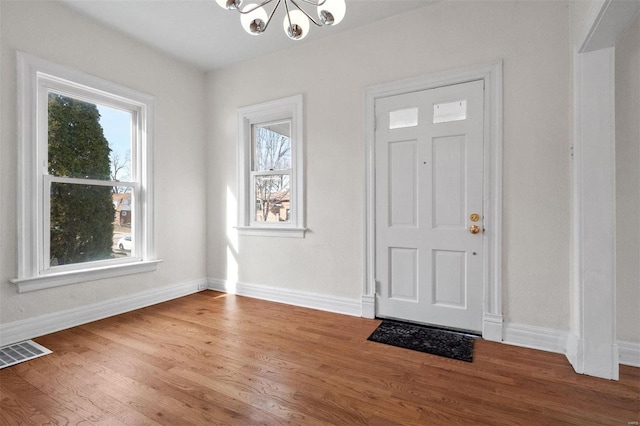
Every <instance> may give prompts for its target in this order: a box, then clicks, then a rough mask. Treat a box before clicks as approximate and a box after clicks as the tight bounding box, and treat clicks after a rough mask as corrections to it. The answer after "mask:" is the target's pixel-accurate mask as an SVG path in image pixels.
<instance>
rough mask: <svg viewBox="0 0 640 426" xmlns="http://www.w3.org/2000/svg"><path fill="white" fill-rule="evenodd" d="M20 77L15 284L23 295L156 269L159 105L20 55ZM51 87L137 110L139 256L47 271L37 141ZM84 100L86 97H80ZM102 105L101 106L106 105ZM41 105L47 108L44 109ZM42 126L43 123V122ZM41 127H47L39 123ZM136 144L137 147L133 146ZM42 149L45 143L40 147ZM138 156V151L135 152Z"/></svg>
mask: <svg viewBox="0 0 640 426" xmlns="http://www.w3.org/2000/svg"><path fill="white" fill-rule="evenodd" d="M17 64H18V67H17V77H18V132H19V139H18V142H19V146H18V256H17V257H18V277H17V278H15V279H12V280H11V282H13V283H14V284H16V285H17V287H18V292H20V293H22V292H26V291H33V290H39V289H44V288H50V287H58V286H62V285H67V284H74V283H79V282H85V281H92V280H97V279H103V278H111V277H117V276H122V275H128V274H135V273H142V272H151V271H154V270H155V269H156V266H157V263H158V262H159V260H157V259H156V253H155V232H154V211H153V205H154V200H153V185H152V183H153V175H154V171H153V164H154V161H153V148H152V144H153V136H154V134H153V131H154V111H155V100H154V98H153V97H152V96H149V95H146V94H143V93H140V92H137V91H135V90H132V89H129V88H126V87H123V86H120V85H117V84H114V83H111V82H108V81H105V80H102V79H100V78H98V77H94V76H90V75H87V74H84V73H81V72H78V71H74V70H71V69H68V68H65V67H63V66H60V65H57V64H54V63H51V62H48V61H45V60H43V59H40V58H37V57H35V56H32V55H29V54H26V53H23V52H17ZM47 88H53V89H56V88H61V89H62V91H63V92H64V89H65V88H67V90H69V89H68V88H72V89H73V93H72V96H74V97H78V94H82V93H85V94H86V95H87V96H90V97H91V98H93V99H96V98H98V99H101V100H104V101H105V102H104V104H105V105H107V106H113V107H118V106H121V107H122V106H126V107H127V109H130V108H131V106H132V105H134V106H135V108H136V110H137V111H136V115H137V117H136V119H137V120H138V123H137V128H138V129H140V130H141V131H140V132H139V134H138V135H137V138H139V140H138V141H137V143H138V144H139V145H138V146H139V147H140V149H137V150H132V151H138V154H139V155H138V156H137V157H136V158H133V157H135V156H134V155H132V162H134V163H135V164H134V165H133V167H134V168H137V175H138V179H137V183H136V185H140V188H139V192H140V194H141V196H140V197H138V198H140V200H138V202H137V204H136V206H135V208H136V215H137V216H138V217H139V219H140V220H139V225H138V226H136V228H135V236H134V238H135V239H136V241H140V242H142V243H141V244H139V247H138V250H137V252H136V253H135V257H132V258H123V259H117V260H105V261H101V262H87V263H83V264H78V265H77V267H75V268H70V269H71V270H65V269H66V268H58V269H57V270H55V269H54V270H50V269H48V268H45V267H44V266H45V262H43V260H42V259H43V258H44V252H45V249H46V244H47V243H46V241H45V240H46V238H45V235H47V232H45V231H46V230H45V229H44V227H43V223H44V221H43V217H44V215H45V214H48V212H45V211H44V209H43V205H44V204H45V201H44V197H43V193H42V191H43V185H44V183H43V182H40V180H42V173H41V170H40V169H39V168H40V167H44V165H42V164H40V163H41V162H42V161H43V159H42V156H41V153H42V149H43V148H42V144H44V146H45V147H46V141H42V140H38V137H39V135H42V134H46V131H45V132H44V133H43V129H39V128H38V126H39V124H38V123H39V117H41V116H42V114H45V115H46V114H47V112H46V110H43V108H42V106H40V108H38V105H39V104H38V96H43V93H46V89H47ZM80 97H82V96H80ZM101 103H102V102H101ZM41 105H42V104H41ZM40 121H42V120H40ZM40 125H42V124H40ZM40 139H42V136H40ZM134 143H136V142H134ZM38 144H41V145H40V147H38ZM132 154H133V152H132Z"/></svg>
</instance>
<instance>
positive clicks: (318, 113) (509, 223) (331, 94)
mask: <svg viewBox="0 0 640 426" xmlns="http://www.w3.org/2000/svg"><path fill="white" fill-rule="evenodd" d="M570 38H571V31H570V15H569V4H568V3H564V2H473V1H472V2H442V3H438V4H435V5H433V6H430V7H428V8H425V9H422V10H417V11H414V12H412V13H410V14H407V15H403V16H400V17H395V18H392V19H387V20H385V21H382V22H379V23H376V24H374V25H370V26H367V27H363V28H360V29H356V30H354V31H350V32H347V33H342V34H338V35H336V36H334V37H329V38H326V39H323V40H319V41H315V42H311V43H308V44H306V45H300V46H296V47H294V48H292V49H290V50H287V51H286V52H281V53H277V54H274V55H270V56H267V57H263V58H260V59H257V60H255V61H251V62H247V63H243V64H238V65H235V66H231V67H228V68H225V69H221V70H218V71H215V72H212V73H210V74H209V75H208V93H209V102H210V110H209V119H210V123H209V139H210V140H209V153H208V161H209V163H210V165H211V167H210V169H209V171H210V174H209V177H208V194H209V197H208V203H209V215H208V218H209V220H210V222H209V223H210V227H209V235H208V243H209V245H208V268H209V269H208V275H209V277H211V278H219V279H225V278H230V279H234V278H235V276H236V271H237V270H239V271H240V274H239V277H237V278H238V279H239V281H240V282H243V283H249V284H263V285H268V286H275V287H281V288H285V289H296V290H302V291H308V292H314V293H322V294H328V295H334V296H340V297H345V298H351V299H354V300H358V299H359V297H360V295H361V294H362V277H363V271H362V268H363V264H362V257H363V216H364V213H363V196H362V194H363V188H364V169H363V164H364V140H363V122H362V116H363V112H362V111H363V92H364V89H365V87H367V86H370V85H375V84H377V83H382V82H389V81H393V80H398V79H403V78H407V77H412V76H417V75H423V74H428V73H433V72H439V71H443V70H447V69H456V68H461V67H465V66H473V65H478V64H483V63H486V62H490V61H494V60H497V59H503V60H504V156H505V160H504V186H503V191H504V231H503V232H504V233H503V236H504V237H503V252H504V255H503V257H504V258H503V265H504V269H503V287H504V290H503V297H504V303H503V304H504V313H505V320H506V321H508V322H515V323H522V324H529V325H536V326H542V327H550V328H557V329H564V330H566V329H568V327H569V269H570V262H569V241H570V203H569V200H570V190H569V185H570V156H569V148H570V136H571V121H570V118H569V117H570V87H571V80H570V52H571V47H570V46H571V44H570ZM296 93H303V94H304V96H305V126H306V129H305V130H306V140H305V143H306V179H307V185H306V191H307V197H306V202H307V226H308V227H309V229H310V232H309V233H308V235H307V237H306V238H305V239H276V238H265V237H241V238H240V239H239V241H237V243H236V238H237V237H235V235H234V232H233V230H232V229H231V228H230V227H231V226H233V225H234V224H235V210H234V209H235V194H236V193H237V192H236V190H237V188H236V138H235V128H236V122H235V119H236V118H235V117H236V116H235V112H236V108H238V107H240V106H245V105H250V104H254V103H259V102H262V101H267V100H271V99H277V98H281V97H285V96H289V95H292V94H296ZM335 206H341V208H342V209H343V210H342V212H341V214H340V215H339V216H338V217H339V218H340V220H336V215H335V214H334V209H335Z"/></svg>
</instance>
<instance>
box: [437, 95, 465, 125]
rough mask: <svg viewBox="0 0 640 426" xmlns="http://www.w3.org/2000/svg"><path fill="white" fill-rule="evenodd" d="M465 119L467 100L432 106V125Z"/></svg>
mask: <svg viewBox="0 0 640 426" xmlns="http://www.w3.org/2000/svg"><path fill="white" fill-rule="evenodd" d="M466 119H467V100H466V99H463V100H461V101H455V102H447V103H442V104H434V105H433V124H438V123H448V122H450V121H460V120H466Z"/></svg>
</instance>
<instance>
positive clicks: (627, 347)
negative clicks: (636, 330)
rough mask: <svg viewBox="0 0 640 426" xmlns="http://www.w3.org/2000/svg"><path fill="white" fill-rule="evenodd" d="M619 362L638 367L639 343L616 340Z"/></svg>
mask: <svg viewBox="0 0 640 426" xmlns="http://www.w3.org/2000/svg"><path fill="white" fill-rule="evenodd" d="M618 355H619V358H618V359H619V360H620V364H624V365H630V366H632V367H640V343H635V342H621V341H618Z"/></svg>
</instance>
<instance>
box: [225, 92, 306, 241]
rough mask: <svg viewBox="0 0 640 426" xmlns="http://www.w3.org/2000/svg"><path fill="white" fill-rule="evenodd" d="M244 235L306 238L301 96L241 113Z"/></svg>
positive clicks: (242, 219)
mask: <svg viewBox="0 0 640 426" xmlns="http://www.w3.org/2000/svg"><path fill="white" fill-rule="evenodd" d="M238 121H239V128H238V135H239V141H238V143H239V153H240V155H239V158H240V165H239V173H240V177H239V184H240V191H239V193H240V194H239V197H238V199H239V207H240V208H239V211H240V226H239V227H238V229H239V232H240V234H244V235H272V236H284V237H303V236H304V232H305V229H304V223H303V222H304V220H303V218H304V211H303V208H304V202H303V187H304V185H303V175H304V174H303V171H302V166H303V161H302V135H303V131H302V96H293V97H290V98H286V99H280V100H277V101H272V102H267V103H264V104H259V105H253V106H250V107H245V108H241V109H240V110H239V112H238Z"/></svg>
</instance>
